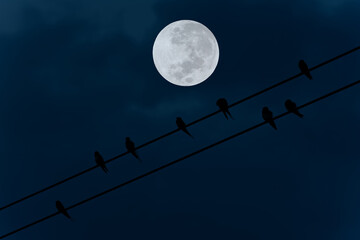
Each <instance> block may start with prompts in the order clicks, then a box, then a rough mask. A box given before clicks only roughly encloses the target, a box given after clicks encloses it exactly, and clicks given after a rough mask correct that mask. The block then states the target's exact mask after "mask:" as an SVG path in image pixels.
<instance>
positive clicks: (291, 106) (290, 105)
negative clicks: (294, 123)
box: [285, 99, 304, 118]
mask: <svg viewBox="0 0 360 240" xmlns="http://www.w3.org/2000/svg"><path fill="white" fill-rule="evenodd" d="M285 107H286V109H287V110H288V111H289V112H291V113H294V114H295V115H297V116H299V117H301V118H303V117H304V115H302V114H301V113H300V112H299V110H298V109H297V107H296V103H294V102H293V101H291V100H290V99H288V100H286V101H285Z"/></svg>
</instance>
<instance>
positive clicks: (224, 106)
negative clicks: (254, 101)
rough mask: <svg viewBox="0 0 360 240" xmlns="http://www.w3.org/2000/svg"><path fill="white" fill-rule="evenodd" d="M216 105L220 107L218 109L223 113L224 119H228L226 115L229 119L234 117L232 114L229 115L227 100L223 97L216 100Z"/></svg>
mask: <svg viewBox="0 0 360 240" xmlns="http://www.w3.org/2000/svg"><path fill="white" fill-rule="evenodd" d="M216 105H217V106H218V107H219V108H220V110H221V111H222V112H223V113H224V116H225V118H226V119H229V118H228V115H229V117H230V118H231V119H234V118H233V117H232V116H231V113H230V111H229V104H228V102H227V101H226V99H225V98H219V100H217V101H216Z"/></svg>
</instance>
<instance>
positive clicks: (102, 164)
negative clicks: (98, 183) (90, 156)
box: [94, 151, 109, 173]
mask: <svg viewBox="0 0 360 240" xmlns="http://www.w3.org/2000/svg"><path fill="white" fill-rule="evenodd" d="M94 155H95V162H96V164H97V165H98V166H99V167H101V169H102V170H103V171H104V172H105V173H108V172H109V169H108V168H107V167H106V163H105V161H104V158H103V157H102V156H101V155H100V153H99V152H98V151H96V152H95V154H94Z"/></svg>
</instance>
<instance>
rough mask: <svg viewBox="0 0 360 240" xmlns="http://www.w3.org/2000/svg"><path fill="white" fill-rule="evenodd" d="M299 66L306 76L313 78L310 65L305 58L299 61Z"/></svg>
mask: <svg viewBox="0 0 360 240" xmlns="http://www.w3.org/2000/svg"><path fill="white" fill-rule="evenodd" d="M299 68H300V71H301V72H302V73H303V74H305V76H307V77H308V78H309V79H310V80H311V79H312V76H311V74H310V70H309V67H308V65H307V64H306V62H305V61H304V60H300V61H299Z"/></svg>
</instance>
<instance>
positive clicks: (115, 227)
mask: <svg viewBox="0 0 360 240" xmlns="http://www.w3.org/2000/svg"><path fill="white" fill-rule="evenodd" d="M359 12H360V2H359V1H358V0H292V1H288V0H275V1H264V0H243V1H235V0H233V1H230V0H211V1H209V0H177V1H173V0H124V1H119V0H117V1H116V0H104V1H95V0H76V1H74V0H51V1H49V0H2V1H0V99H1V100H0V111H1V115H0V143H1V144H0V151H1V159H0V162H1V165H0V205H1V206H2V205H5V204H7V203H10V202H12V201H14V200H17V199H18V198H20V197H22V196H24V195H26V194H29V193H32V192H34V191H36V190H39V189H40V188H43V187H46V186H48V185H50V184H52V183H55V182H57V181H59V180H61V179H63V178H64V177H68V176H71V175H73V174H75V173H77V172H79V171H82V170H84V169H85V168H88V167H91V166H93V165H94V159H93V154H94V151H96V150H98V151H99V152H100V153H101V154H102V155H103V156H104V158H105V159H108V158H111V157H113V156H115V155H118V154H120V153H123V152H125V151H126V150H125V145H124V143H125V137H127V136H130V137H131V139H132V140H133V141H134V142H135V143H136V144H138V145H139V144H142V143H144V142H146V141H148V140H151V139H153V138H155V137H157V136H160V135H162V134H164V133H167V132H169V131H171V130H174V129H175V128H176V125H175V119H176V117H177V116H181V117H182V118H183V119H184V120H185V122H191V121H193V120H196V119H198V118H199V117H201V116H203V115H206V114H209V113H211V112H213V111H216V110H217V106H216V105H215V102H216V100H217V99H218V98H220V97H225V98H227V100H228V101H229V103H232V102H235V101H237V100H239V99H241V98H244V97H246V96H248V95H250V94H253V93H255V92H257V91H259V90H262V89H264V88H266V87H268V86H270V85H271V84H274V83H276V82H278V81H281V80H283V79H286V78H288V77H290V76H292V75H295V74H297V73H299V70H298V66H297V64H298V61H299V60H300V59H305V61H306V62H307V63H308V65H309V66H310V67H311V66H315V65H317V64H319V63H321V62H323V61H325V60H327V59H329V58H332V57H335V56H336V55H339V54H341V53H342V52H345V51H348V50H350V49H352V48H354V47H357V46H358V45H359V43H360V22H359ZM181 19H191V20H195V21H198V22H200V23H202V24H204V25H205V26H207V27H208V28H209V29H210V30H211V31H212V32H213V33H214V35H215V37H216V38H217V41H218V44H219V48H220V59H219V64H218V66H217V69H216V70H215V72H214V74H213V75H212V76H211V77H210V78H209V79H208V80H207V81H205V82H203V83H202V84H200V85H197V86H193V87H178V86H175V85H172V84H170V83H168V82H167V81H166V80H165V79H163V78H162V77H161V76H160V75H159V73H158V72H157V70H156V68H155V66H154V63H153V59H152V45H153V43H154V40H155V38H156V36H157V34H158V33H159V32H160V31H161V29H162V28H164V27H165V26H166V25H168V24H169V23H171V22H173V21H176V20H181ZM359 66H360V51H358V52H355V53H352V54H351V55H348V56H346V57H344V58H342V59H340V60H338V61H336V62H333V63H330V64H328V65H326V66H325V67H322V68H319V69H316V70H314V71H313V72H312V75H313V78H314V79H313V80H312V81H310V80H308V79H307V78H306V77H304V76H302V77H300V78H298V79H296V80H294V81H292V82H290V83H287V84H285V85H283V86H280V87H279V88H276V89H274V90H273V91H270V92H267V93H265V94H263V95H261V96H259V97H257V98H254V99H252V100H250V101H248V102H246V103H243V104H240V105H238V106H236V107H234V108H232V109H231V110H230V111H231V113H232V114H233V116H234V117H235V120H229V121H227V120H226V119H225V118H224V116H223V115H222V114H217V115H216V116H214V117H212V118H209V119H207V120H206V121H203V122H201V123H199V124H196V125H194V126H191V127H189V131H190V132H191V133H192V134H193V135H194V136H195V140H192V139H191V138H189V137H188V136H187V135H185V134H184V133H182V132H178V133H176V134H174V135H172V136H170V137H168V138H166V139H163V140H161V141H158V142H156V143H154V144H152V145H149V146H147V147H144V148H142V149H141V150H139V151H138V153H139V155H140V156H141V157H142V159H143V163H142V164H139V163H138V162H137V160H136V159H134V158H133V157H132V156H131V155H127V156H125V157H123V158H121V159H118V160H117V161H114V162H112V163H110V164H109V165H108V168H109V170H110V174H109V175H106V174H104V173H103V172H102V171H101V169H95V170H94V171H92V172H90V173H88V174H86V175H83V176H81V177H79V178H76V179H75V180H72V181H70V182H67V183H65V184H63V185H61V186H59V187H56V188H54V189H51V190H49V191H47V192H46V193H43V194H40V195H38V196H37V197H34V198H32V199H29V200H27V201H24V202H22V203H21V204H19V205H16V206H13V207H11V208H8V209H6V210H3V211H1V212H0V235H3V234H5V233H7V232H10V231H12V230H14V229H16V228H18V227H21V226H23V225H25V224H28V223H30V222H32V221H35V220H37V219H39V218H41V217H44V216H46V215H49V214H51V213H53V212H55V211H56V209H55V201H56V200H58V199H59V200H61V201H62V202H63V204H64V205H65V207H66V206H70V205H72V204H75V203H77V202H79V201H81V200H83V199H85V198H88V197H90V196H92V195H94V194H97V193H99V192H101V191H103V190H105V189H107V188H110V187H112V186H115V185H117V184H120V183H121V182H123V181H126V180H129V179H131V178H133V177H135V176H137V175H139V174H141V173H144V172H146V171H148V170H151V169H153V168H155V167H158V166H160V165H162V164H165V163H167V162H169V161H172V160H175V159H176V158H178V157H181V156H183V155H186V154H188V153H191V152H193V151H195V150H197V149H199V148H201V147H204V146H206V145H208V144H211V143H213V142H215V141H218V140H220V139H222V138H224V137H227V136H229V135H231V134H233V133H235V132H238V131H241V130H243V129H245V128H248V127H250V126H252V125H255V124H257V123H260V122H262V118H261V109H262V107H263V106H268V107H269V108H270V110H272V111H273V112H274V114H275V115H277V114H280V113H282V112H284V110H285V108H284V101H285V100H286V99H288V98H291V99H292V100H293V101H295V102H296V103H298V105H301V104H303V103H305V102H308V101H310V100H312V99H314V98H316V97H319V96H321V95H323V94H325V93H327V92H329V91H332V90H335V89H337V88H339V87H341V86H344V85H346V84H348V83H350V82H353V81H356V80H359V79H360V72H359ZM359 95H360V87H359V86H357V87H353V88H351V89H349V90H346V91H345V92H342V93H340V94H338V95H335V96H332V97H330V98H328V99H326V100H324V101H322V102H319V103H316V104H314V105H311V106H309V107H308V108H305V109H302V110H301V111H302V113H303V114H304V115H305V117H304V118H303V119H299V118H297V117H296V116H295V115H288V116H286V117H284V118H282V119H279V120H278V121H277V125H278V131H275V130H274V129H272V128H271V127H270V126H268V125H266V126H263V127H260V128H258V129H256V130H254V131H252V132H250V133H247V134H245V135H243V136H240V137H238V138H236V139H234V140H232V141H230V142H227V143H225V144H222V145H219V146H217V147H215V148H212V149H210V150H208V151H206V152H204V153H201V154H199V155H197V156H195V157H192V158H189V159H187V160H186V161H184V162H182V163H180V164H177V165H175V166H172V167H170V168H168V169H166V170H164V171H161V172H159V173H157V174H154V175H152V176H149V177H147V178H144V179H143V180H140V181H138V182H136V183H134V184H131V185H128V186H126V187H124V188H122V189H119V190H117V191H115V192H112V193H110V194H107V195H105V196H104V197H101V198H99V199H96V200H94V201H91V202H88V203H86V204H84V205H81V206H80V207H77V208H74V209H72V210H70V211H69V213H70V214H71V215H72V216H73V218H74V221H73V222H71V221H69V220H68V219H66V218H65V217H64V216H61V215H58V216H56V217H54V218H52V219H50V220H48V221H46V222H43V223H41V224H38V225H36V226H34V227H31V228H29V229H27V230H24V231H22V232H20V233H18V234H16V235H13V236H11V237H9V239H14V240H24V239H27V240H39V239H51V240H60V239H61V240H63V239H69V240H75V239H76V240H78V239H87V240H93V239H106V240H113V239H114V240H115V239H116V240H118V239H159V240H168V239H174V240H177V239H247V240H255V239H276V240H281V239H284V240H288V239H299V240H304V239H316V240H318V239H327V240H332V239H334V240H338V239H342V240H352V239H359V237H360V152H359V150H358V149H359V138H360V124H359V123H360V98H359Z"/></svg>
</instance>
